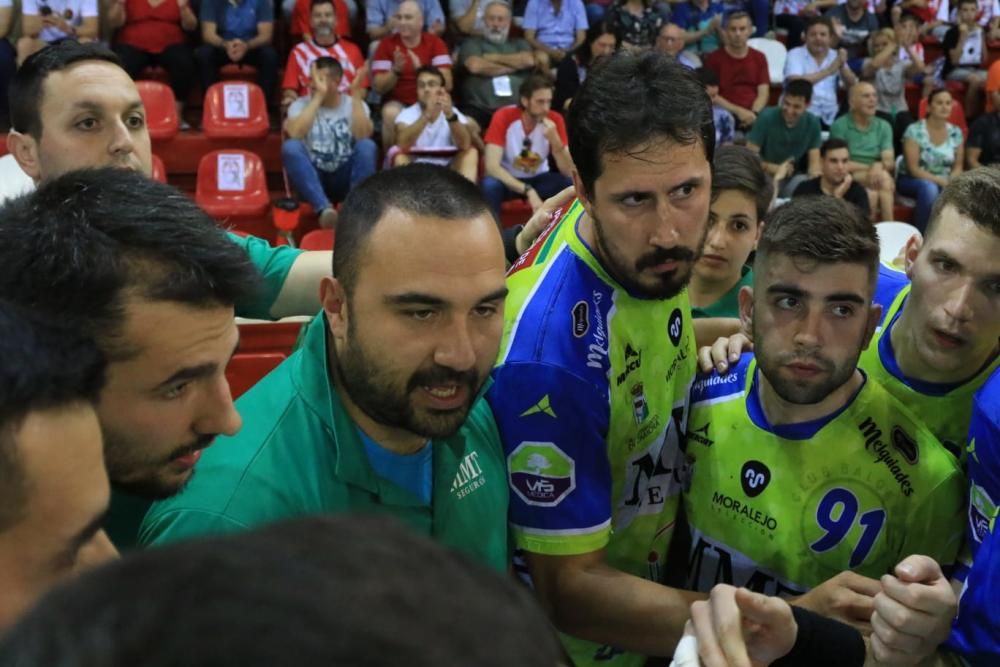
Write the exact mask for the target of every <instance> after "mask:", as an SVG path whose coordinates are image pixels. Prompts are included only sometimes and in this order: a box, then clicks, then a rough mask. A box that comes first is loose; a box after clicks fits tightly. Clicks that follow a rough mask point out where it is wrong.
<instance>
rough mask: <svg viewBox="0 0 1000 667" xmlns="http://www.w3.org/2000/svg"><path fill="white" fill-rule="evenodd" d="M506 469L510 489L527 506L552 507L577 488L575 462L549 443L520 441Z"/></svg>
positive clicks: (510, 456)
mask: <svg viewBox="0 0 1000 667" xmlns="http://www.w3.org/2000/svg"><path fill="white" fill-rule="evenodd" d="M507 469H508V471H509V473H508V474H509V475H510V486H511V488H512V489H513V490H514V493H516V494H517V495H518V496H519V497H520V498H521V500H523V501H524V502H525V503H527V504H528V505H534V506H537V507H555V506H556V505H558V504H559V503H560V502H562V500H563V498H565V497H566V496H568V495H569V494H570V492H571V491H573V489H575V488H576V462H575V461H574V460H573V459H572V457H570V456H569V455H568V454H567V453H566V452H564V451H563V450H561V449H559V447H557V446H556V445H555V443H552V442H522V443H521V444H520V445H518V446H517V447H516V448H515V449H514V451H512V452H511V453H510V455H509V456H508V457H507Z"/></svg>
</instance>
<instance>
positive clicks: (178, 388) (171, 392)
mask: <svg viewBox="0 0 1000 667" xmlns="http://www.w3.org/2000/svg"><path fill="white" fill-rule="evenodd" d="M190 385H191V383H190V382H181V383H180V384H175V385H174V386H172V387H170V388H168V389H167V390H165V391H164V392H163V398H165V399H167V400H168V401H172V400H174V399H176V398H180V397H181V396H183V395H184V393H185V392H186V391H187V388H188V387H189V386H190Z"/></svg>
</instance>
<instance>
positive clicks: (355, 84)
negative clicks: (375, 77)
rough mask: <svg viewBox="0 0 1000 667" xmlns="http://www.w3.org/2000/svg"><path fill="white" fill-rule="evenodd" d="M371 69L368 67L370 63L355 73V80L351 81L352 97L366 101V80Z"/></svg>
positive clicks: (366, 63) (366, 62)
mask: <svg viewBox="0 0 1000 667" xmlns="http://www.w3.org/2000/svg"><path fill="white" fill-rule="evenodd" d="M370 70H371V67H369V65H368V61H367V60H366V61H365V64H364V65H362V66H361V67H359V68H358V70H357V71H356V72H355V73H354V80H353V81H351V97H357V98H361V99H364V96H365V80H366V79H368V72H369V71H370Z"/></svg>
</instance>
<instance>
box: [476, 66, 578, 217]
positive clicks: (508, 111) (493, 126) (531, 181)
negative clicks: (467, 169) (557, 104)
mask: <svg viewBox="0 0 1000 667" xmlns="http://www.w3.org/2000/svg"><path fill="white" fill-rule="evenodd" d="M518 94H519V96H520V104H519V105H518V106H514V105H511V106H508V107H503V108H502V109H499V110H498V111H497V112H496V113H495V114H493V120H492V121H491V122H490V126H489V128H488V129H487V130H486V135H485V140H486V176H485V177H483V182H482V184H481V186H480V187H481V188H482V191H483V195H484V196H485V197H486V200H487V201H488V202H489V204H490V207H491V208H492V209H493V212H494V213H495V214H496V215H497V216H498V217H499V215H500V205H501V204H502V203H503V202H504V200H505V199H513V198H514V197H523V198H525V199H527V201H528V203H529V204H531V209H532V210H536V209H538V208H539V207H540V206H541V205H542V200H544V199H546V198H548V197H551V196H553V195H555V194H556V193H558V192H559V191H560V190H562V189H563V188H566V187H569V185H570V184H571V180H570V178H571V174H572V170H573V162H572V160H571V159H570V156H569V149H568V147H567V145H568V143H569V138H568V137H567V136H566V124H565V122H564V121H563V117H562V115H561V114H560V113H559V112H557V111H552V82H551V81H549V79H547V78H545V77H543V76H539V75H535V76H531V77H529V78H528V79H527V80H526V81H525V82H524V83H523V84H522V85H521V89H520V90H519V91H518ZM549 157H552V158H553V159H554V160H555V163H556V167H557V169H558V170H557V171H552V170H550V168H549Z"/></svg>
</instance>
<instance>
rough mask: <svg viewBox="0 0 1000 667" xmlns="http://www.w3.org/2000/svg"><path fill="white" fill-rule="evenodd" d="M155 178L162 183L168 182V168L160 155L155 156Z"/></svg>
mask: <svg viewBox="0 0 1000 667" xmlns="http://www.w3.org/2000/svg"><path fill="white" fill-rule="evenodd" d="M153 178H154V179H155V180H157V181H159V182H160V183H166V182H167V170H166V168H165V167H164V166H163V160H161V159H160V156H158V155H154V156H153Z"/></svg>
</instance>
